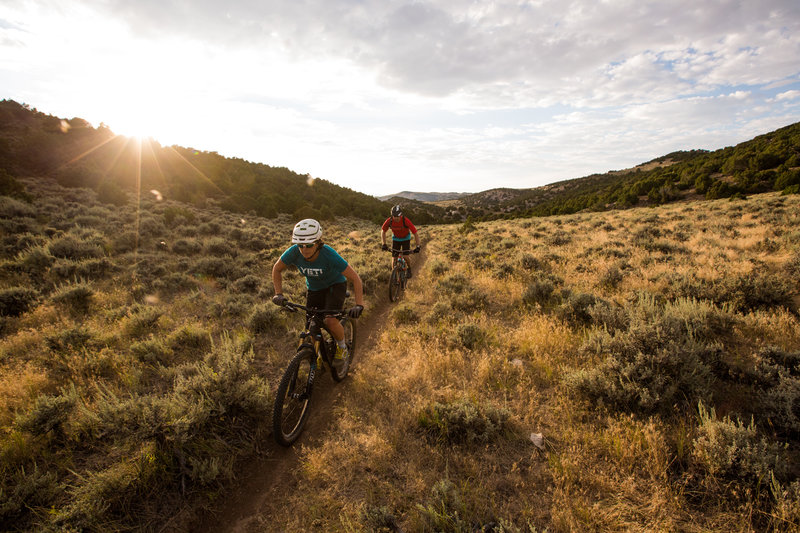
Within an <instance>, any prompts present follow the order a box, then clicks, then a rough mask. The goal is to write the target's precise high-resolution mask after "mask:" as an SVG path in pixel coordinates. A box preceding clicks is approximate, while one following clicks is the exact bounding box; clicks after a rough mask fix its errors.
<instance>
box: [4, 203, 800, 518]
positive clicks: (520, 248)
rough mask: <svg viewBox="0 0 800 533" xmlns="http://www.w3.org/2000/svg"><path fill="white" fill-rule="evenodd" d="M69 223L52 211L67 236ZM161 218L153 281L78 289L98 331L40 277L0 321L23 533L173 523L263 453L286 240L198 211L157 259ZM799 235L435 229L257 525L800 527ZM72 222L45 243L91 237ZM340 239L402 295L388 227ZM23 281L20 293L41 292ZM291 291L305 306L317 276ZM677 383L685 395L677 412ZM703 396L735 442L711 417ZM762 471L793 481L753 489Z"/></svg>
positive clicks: (667, 223) (285, 343) (734, 212)
mask: <svg viewBox="0 0 800 533" xmlns="http://www.w3.org/2000/svg"><path fill="white" fill-rule="evenodd" d="M61 194H62V196H64V195H65V194H66V193H61ZM69 194H71V195H76V196H80V195H81V194H83V193H80V192H75V191H69ZM48 198H50V197H49V196H48ZM72 200H73V201H75V202H77V203H79V202H78V201H79V200H80V201H85V202H89V203H90V204H91V202H90V199H85V198H84V199H81V198H73V199H72ZM65 201H66V200H64V201H62V203H59V201H58V200H57V199H54V198H50V200H48V202H50V203H51V204H52V205H53V206H54V207H53V209H55V210H56V211H54V212H57V211H58V209H62V210H63V209H65V204H64V203H63V202H65ZM45 204H47V202H42V205H45ZM47 205H49V204H47ZM73 207H74V206H73ZM148 208H149V209H151V210H152V213H149V214H150V215H151V216H150V218H151V219H152V220H150V222H149V227H151V228H153V229H152V230H151V234H149V236H148V239H149V240H148V239H144V240H143V241H142V246H143V249H142V250H140V251H139V253H138V255H137V257H138V259H142V261H141V262H140V263H139V264H138V266H137V267H136V270H132V269H131V268H127V267H125V265H127V264H129V263H128V261H130V264H133V262H132V260H133V258H132V257H131V255H124V254H120V255H114V254H110V255H109V256H108V257H109V258H110V259H111V260H112V262H113V263H114V264H115V265H117V267H118V268H120V271H119V272H116V273H114V274H113V275H111V274H105V275H104V276H99V277H97V278H91V279H88V280H85V282H86V284H87V286H88V287H89V288H90V289H91V291H92V293H93V294H92V297H91V300H90V301H89V302H88V305H89V312H88V314H85V315H78V314H75V313H71V312H69V309H68V308H67V306H69V305H75V306H78V305H84V304H86V302H85V301H83V300H78V296H79V294H78V293H77V292H76V293H75V294H71V295H69V296H68V297H65V296H63V295H64V294H65V293H67V292H68V291H69V290H72V289H73V288H75V287H77V286H83V285H82V283H84V281H81V280H65V279H58V280H54V279H51V278H50V277H48V278H47V279H46V280H45V282H46V283H42V284H41V285H40V286H39V289H40V290H41V294H42V297H41V300H40V301H39V302H38V304H37V305H36V306H35V307H34V308H32V309H31V310H29V311H27V312H25V313H23V314H22V315H21V316H19V317H5V318H4V322H3V324H2V325H3V337H2V338H0V413H7V414H5V415H3V416H2V417H0V430H1V431H2V434H0V458H2V461H3V462H2V464H0V470H1V471H2V473H3V475H4V477H3V481H2V483H4V484H5V485H3V486H2V487H0V488H2V489H3V490H2V491H0V498H5V500H2V501H0V508H2V509H3V512H5V513H6V515H5V517H10V519H12V520H15V521H17V522H16V523H17V524H18V526H16V527H17V528H18V529H21V530H26V529H32V530H35V529H37V528H46V527H50V528H58V527H62V526H63V527H67V526H68V527H74V528H81V527H83V528H85V529H89V530H91V529H93V528H94V529H109V530H115V529H116V530H124V529H126V528H128V529H130V528H134V529H135V528H137V527H140V526H141V524H142V523H144V521H146V520H153V522H151V523H157V522H158V520H159V519H161V520H164V519H166V517H169V516H171V514H170V513H174V511H175V507H176V504H175V502H176V501H181V498H184V497H185V495H181V494H180V490H181V487H186V492H187V495H188V496H189V497H190V498H191V497H195V498H197V497H199V496H200V495H203V494H218V493H220V492H222V491H224V487H225V486H226V483H230V482H231V480H232V478H233V473H234V472H235V466H234V464H233V460H232V458H233V457H237V456H238V457H244V456H247V454H249V453H252V443H253V442H254V441H257V439H258V438H263V437H264V434H263V431H264V428H263V427H261V426H262V425H263V423H262V422H259V421H260V420H262V419H263V420H266V418H267V417H265V416H264V414H263V412H262V411H263V410H264V409H265V408H267V407H268V405H266V403H268V402H266V403H265V398H266V397H267V396H268V392H266V390H265V389H266V388H268V386H269V384H272V383H274V382H275V381H276V376H277V375H278V374H279V373H280V371H281V370H282V367H283V365H284V364H285V353H286V351H287V350H290V349H291V344H292V342H293V339H294V336H295V334H296V333H297V328H298V327H299V325H300V324H299V322H298V321H294V320H290V319H287V318H286V317H283V316H273V315H272V314H270V312H269V308H266V309H265V308H262V307H260V306H261V305H262V304H263V302H264V301H266V300H267V299H268V297H269V296H270V295H271V294H270V291H269V287H268V285H265V284H264V283H263V282H264V280H265V279H267V277H268V272H269V267H270V266H271V264H272V262H273V261H274V259H275V257H277V255H276V253H279V252H280V251H282V250H283V248H284V247H285V235H288V232H289V228H290V227H291V222H292V221H290V220H288V219H285V220H284V219H280V220H277V221H270V222H269V223H267V222H264V221H262V220H260V219H258V218H256V217H247V225H246V226H245V229H244V230H243V229H242V225H241V223H240V220H239V219H238V218H236V219H235V220H234V219H233V218H230V217H226V216H225V215H224V214H223V213H221V212H220V211H211V212H206V211H203V210H196V212H195V211H193V212H195V216H196V220H197V222H196V223H195V224H193V225H191V226H181V227H178V228H175V230H174V232H172V233H170V232H167V233H166V234H162V233H159V230H158V227H159V221H160V220H161V219H160V218H159V216H161V215H159V212H160V210H161V209H162V208H161V207H160V206H158V205H151V206H148ZM42 209H44V207H42ZM75 209H76V210H77V208H75ZM93 209H95V211H97V210H98V209H99V207H98V206H96V205H95V206H94V207H93ZM123 214H124V213H123ZM123 214H120V216H122V215H123ZM108 216H111V214H110V213H109V214H108ZM162 218H163V217H162ZM117 222H119V221H117ZM799 222H800V197H798V196H785V197H781V196H778V195H776V194H766V195H761V196H753V197H751V198H750V199H748V200H746V201H736V202H731V201H727V200H725V201H711V202H706V201H703V202H697V203H692V204H673V205H668V206H662V207H658V208H647V209H634V210H628V211H614V212H606V213H591V214H576V215H573V216H561V217H549V218H543V219H528V220H511V221H496V222H490V223H480V224H476V225H473V227H469V225H467V224H464V225H452V226H436V227H430V228H423V229H422V235H423V241H424V242H425V245H426V247H427V249H426V252H427V256H428V259H427V263H426V265H425V266H424V267H423V268H419V267H418V268H415V277H414V279H413V280H412V283H411V285H410V288H409V290H408V291H407V292H406V294H405V297H404V300H403V301H401V302H400V303H399V304H394V308H393V309H392V310H391V312H390V313H389V315H388V316H389V319H388V323H387V324H386V328H385V329H384V330H383V332H382V333H381V336H380V339H379V341H378V343H377V346H376V347H375V348H374V350H372V351H371V352H370V353H368V354H367V353H365V354H364V355H363V358H360V360H359V362H358V365H357V367H356V369H355V372H354V374H353V375H352V376H351V378H348V381H349V383H348V387H347V389H346V390H347V394H345V395H343V396H342V397H341V400H340V402H339V403H337V406H336V409H335V412H334V416H333V421H332V424H331V426H330V428H329V429H328V431H327V432H326V433H325V435H323V436H321V442H320V444H319V445H315V446H309V447H302V446H301V447H300V450H299V454H300V456H301V458H302V459H301V463H302V468H301V469H299V470H298V472H297V479H296V488H295V489H294V490H292V491H289V492H288V493H287V494H282V495H281V498H282V500H281V501H280V502H278V505H271V506H270V508H271V509H274V512H273V513H272V514H271V515H270V516H268V517H262V518H261V520H260V522H259V523H258V524H256V525H254V527H255V528H257V529H258V530H259V531H307V530H309V529H313V530H319V531H343V532H361V531H408V532H412V531H413V532H417V531H419V532H428V531H430V532H434V531H447V532H472V531H480V530H481V529H480V528H481V527H483V528H484V529H483V530H484V531H506V532H533V531H545V530H548V531H551V532H555V531H698V532H699V531H750V530H759V531H794V530H797V529H798V528H800V511H799V509H800V484H798V483H797V475H798V473H800V468H799V467H800V465H799V464H798V463H797V460H796V458H797V456H798V455H797V452H798V441H797V434H798V428H800V422H798V421H797V420H796V419H795V418H794V417H793V415H792V413H793V409H797V408H798V405H799V404H798V402H800V399H798V398H800V394H796V393H795V391H798V390H800V376H799V375H798V374H800V369H798V368H797V366H796V365H795V364H794V363H793V361H796V360H798V359H800V324H799V323H798V314H797V308H796V303H795V302H796V301H797V300H796V297H797V293H798V289H797V287H798V286H800V234H798V233H797V231H796V229H795V228H796V227H798V223H799ZM53 223H54V224H61V225H62V227H61V228H60V229H57V228H54V229H53V231H49V232H45V231H44V230H43V231H42V233H41V235H39V236H37V238H38V239H39V241H41V244H42V245H46V244H48V243H49V242H51V241H54V240H56V239H57V238H60V236H61V235H62V233H70V234H71V235H75V236H76V237H75V238H76V239H78V240H79V241H80V242H83V241H82V240H80V239H84V240H89V239H90V238H91V239H97V238H98V237H97V234H92V235H89V234H84V233H81V230H79V229H75V228H74V227H73V226H72V225H70V224H69V221H60V220H59V219H58V218H57V217H55V216H54V219H53ZM251 228H252V229H251ZM326 228H327V229H326V239H328V241H329V242H330V243H332V244H334V246H335V247H336V248H337V249H338V250H339V251H340V252H341V253H342V254H343V255H344V256H345V257H346V258H347V259H348V260H349V261H350V262H351V263H352V264H353V265H354V267H355V268H356V270H357V271H358V272H359V273H360V275H361V276H362V278H363V279H364V281H365V286H366V287H367V292H368V298H375V296H376V295H378V294H381V295H382V294H384V292H385V285H386V282H387V281H388V272H387V268H386V267H387V262H388V261H387V258H386V255H385V254H382V253H381V252H380V251H379V249H378V239H377V235H378V233H377V229H376V228H372V227H371V226H369V225H368V224H364V223H362V222H358V221H344V220H342V221H337V223H335V224H332V223H331V224H327V225H326ZM245 230H246V233H247V235H246V236H243V234H242V233H243V231H245ZM112 234H113V226H112V229H108V230H107V233H106V234H105V235H106V237H105V238H106V243H107V244H109V243H110V242H111V241H112V240H113V239H112ZM220 234H227V235H231V236H232V237H231V238H233V239H234V240H236V239H239V240H238V241H237V242H238V244H237V245H236V246H233V248H234V249H235V250H236V252H235V254H234V255H233V256H229V257H226V259H225V260H224V261H221V262H220V261H217V260H216V259H219V258H218V257H216V256H213V254H212V255H209V256H205V255H202V253H200V252H192V250H193V248H192V246H190V245H189V244H187V243H188V242H189V241H190V240H191V241H196V242H198V243H199V248H198V249H200V250H212V251H213V250H216V252H214V253H222V251H223V250H222V247H223V246H222V245H223V244H224V243H221V242H220V241H219V235H220ZM163 238H168V239H169V240H170V245H171V244H172V243H174V242H176V241H178V240H181V239H183V240H184V241H185V242H184V243H183V244H181V245H180V246H183V248H181V249H182V250H183V253H181V254H179V253H172V252H165V251H164V250H163V249H161V248H159V247H158V241H159V240H160V239H163ZM215 239H216V240H215ZM249 239H253V240H256V241H257V242H260V243H261V245H260V246H257V247H256V248H258V249H257V250H255V249H250V248H248V245H246V243H247V242H250V241H249ZM60 242H61V241H60ZM67 242H68V241H63V242H61V246H62V247H64V246H68V245H67V244H64V243H67ZM69 242H72V241H69ZM72 246H73V247H77V245H75V244H74V243H73V244H72ZM168 248H169V246H168ZM170 249H171V248H170ZM78 251H80V250H78ZM67 252H69V249H68V248H67ZM15 253H16V252H15ZM76 253H77V252H76ZM186 254H188V255H186ZM192 254H194V255H192ZM16 257H17V256H16V255H13V254H9V255H8V257H6V258H5V260H6V261H7V263H5V267H4V270H2V275H3V276H4V277H3V278H2V280H3V282H4V283H5V286H16V285H19V284H22V283H23V282H24V281H25V280H27V279H33V277H32V276H34V274H30V276H31V277H30V278H28V277H26V276H28V274H21V273H20V272H19V271H18V270H17V269H18V268H20V267H19V264H18V263H15V261H17V259H15V258H16ZM12 263H13V265H12V266H9V265H11V264H12ZM14 265H16V266H14ZM68 266H70V268H72V267H73V266H74V265H68ZM90 266H91V265H90ZM76 268H77V267H76ZM82 268H83V267H82ZM85 268H86V272H89V273H91V272H93V271H92V270H91V269H89V267H88V266H87V267H85ZM37 272H38V271H37ZM46 272H50V271H46ZM170 273H177V274H176V275H170ZM253 274H255V279H254V278H253V277H249V278H248V277H247V275H253ZM36 275H38V274H36ZM50 275H52V272H51V273H50V274H48V276H50ZM259 280H260V281H261V283H259ZM48 283H49V285H48ZM65 284H66V285H65ZM285 285H286V288H287V290H286V292H287V293H289V294H291V295H292V296H294V297H301V295H302V294H303V293H304V288H303V283H302V279H301V278H300V277H299V276H296V275H291V276H289V277H288V279H287V280H286V283H285ZM56 287H61V289H60V290H61V292H60V293H58V294H60V295H61V296H59V297H58V298H56V299H53V298H52V297H51V294H52V293H53V292H54V291H55V290H56ZM70 298H72V300H70ZM793 298H795V299H793ZM373 301H374V300H373ZM70 302H72V303H70ZM368 310H369V306H368ZM257 313H260V314H257ZM251 349H252V352H251V351H250V350H251ZM765 350H766V351H765ZM765 354H766V355H765ZM769 354H772V355H769ZM770 357H772V358H771V359H770ZM665 377H666V379H664V378H665ZM678 380H681V381H680V382H681V383H686V384H687V385H686V387H685V388H684V389H682V390H678V391H673V390H671V389H670V383H671V382H673V381H675V382H677V381H678ZM239 387H241V388H239ZM690 387H691V388H690ZM201 399H202V401H201ZM698 399H702V400H703V401H704V402H709V403H707V404H705V405H708V407H709V408H711V407H713V408H714V409H715V410H716V411H715V412H716V413H717V416H718V420H708V419H703V417H701V416H700V415H699V411H698ZM249 400H253V403H249ZM231 413H233V414H231ZM724 417H728V418H724ZM740 419H741V420H744V421H749V420H751V419H752V420H753V423H754V425H753V427H752V429H750V428H748V429H747V431H745V430H743V429H742V428H741V427H740V426H736V425H735V423H734V422H733V421H735V420H740ZM145 422H146V423H145ZM715 424H716V425H715ZM120 427H121V428H122V429H120ZM709 427H714V428H717V429H718V431H716V433H715V432H712V431H710V430H709V429H708V428H709ZM720 428H721V429H720ZM726 431H727V433H726ZM539 434H541V435H542V436H543V441H542V442H540V441H539V440H537V438H535V437H536V436H538V435H539ZM532 436H533V437H534V438H532ZM726 439H729V440H726ZM699 442H701V443H702V446H704V449H705V450H711V452H708V453H707V454H706V455H704V456H702V457H704V459H703V461H706V463H704V462H703V461H700V460H699V459H698V457H700V455H698V453H697V450H698V447H699V446H700V444H698V443H699ZM81 443H82V444H81ZM759 446H761V447H762V448H758V447H759ZM91 448H96V449H94V450H91ZM724 449H732V450H744V451H747V450H753V449H769V450H773V449H775V450H779V451H778V452H777V453H778V454H779V460H778V461H774V462H772V463H768V462H759V460H758V459H757V458H756V456H754V455H753V454H752V453H749V454H748V453H745V452H744V451H743V452H742V453H740V455H739V456H737V457H742V458H746V459H740V461H749V462H740V463H739V464H738V470H737V469H736V468H734V469H732V470H730V471H727V472H726V473H725V474H724V475H722V474H719V473H718V472H716V471H711V470H709V468H708V467H707V464H710V463H712V462H713V461H714V460H722V459H724V458H722V457H711V456H709V455H708V454H712V455H713V454H714V453H722V452H719V450H724ZM93 451H94V452H97V453H94V454H93V453H92V452H93ZM34 465H36V468H38V470H37V469H36V468H34ZM187 465H189V466H187ZM765 465H766V466H765ZM777 465H780V466H781V468H780V469H779V468H778V466H777ZM765 468H767V470H764V469H765ZM769 468H772V469H773V470H772V471H770V474H774V477H772V475H770V477H766V476H762V477H760V478H758V479H755V478H753V477H752V476H750V477H746V476H744V475H740V474H738V472H766V471H769ZM10 494H11V495H13V494H17V495H21V496H19V497H17V496H9V495H10ZM32 495H38V496H36V498H33V496H32ZM154 496H155V497H154ZM23 497H24V498H25V499H23ZM15 498H16V499H15ZM31 498H33V499H31ZM23 501H24V505H23ZM195 501H196V500H195ZM30 502H33V503H30ZM143 502H144V503H143ZM26 506H27V507H26ZM25 509H35V510H36V512H34V513H29V512H27V511H26V510H25ZM47 509H52V511H47ZM137 520H138V521H139V522H137ZM491 527H494V529H491ZM145 529H146V527H145Z"/></svg>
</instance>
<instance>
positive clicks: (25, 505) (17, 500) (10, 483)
mask: <svg viewBox="0 0 800 533" xmlns="http://www.w3.org/2000/svg"><path fill="white" fill-rule="evenodd" d="M4 474H5V475H4V476H3V479H0V523H4V524H7V525H10V524H14V526H16V527H15V529H16V528H19V531H34V530H35V528H34V527H33V524H26V522H27V520H26V519H25V517H26V515H27V516H28V517H30V514H31V513H30V512H28V511H29V510H30V509H46V508H49V507H52V505H53V503H54V502H55V501H57V499H58V498H59V496H60V493H61V492H62V490H63V489H62V488H61V487H60V486H59V483H58V476H57V474H56V473H55V472H53V471H51V470H49V469H44V468H41V469H40V468H39V466H38V465H37V464H35V463H34V464H33V466H30V467H27V468H25V467H19V468H16V469H13V470H12V469H11V468H7V467H6V468H4ZM30 518H32V517H30Z"/></svg>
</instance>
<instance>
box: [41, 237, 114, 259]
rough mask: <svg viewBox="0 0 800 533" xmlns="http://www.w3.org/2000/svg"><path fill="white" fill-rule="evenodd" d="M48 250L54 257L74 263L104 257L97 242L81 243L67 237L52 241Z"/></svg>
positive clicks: (76, 239)
mask: <svg viewBox="0 0 800 533" xmlns="http://www.w3.org/2000/svg"><path fill="white" fill-rule="evenodd" d="M48 250H49V252H50V254H51V255H53V256H54V257H59V258H62V259H72V260H75V261H77V260H81V259H96V258H99V257H103V256H104V255H105V252H104V251H103V248H102V247H101V246H100V245H99V244H98V243H97V242H89V241H83V240H80V239H78V238H75V237H73V236H69V235H68V236H65V237H61V238H60V239H56V240H54V241H52V242H51V243H50V244H49V246H48Z"/></svg>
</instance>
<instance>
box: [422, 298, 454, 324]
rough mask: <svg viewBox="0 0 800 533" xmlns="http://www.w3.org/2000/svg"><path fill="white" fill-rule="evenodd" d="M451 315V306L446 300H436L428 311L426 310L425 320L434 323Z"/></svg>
mask: <svg viewBox="0 0 800 533" xmlns="http://www.w3.org/2000/svg"><path fill="white" fill-rule="evenodd" d="M451 315H452V311H451V307H450V305H448V304H447V303H446V302H442V301H438V302H436V303H435V304H433V307H431V309H430V311H428V314H427V317H426V320H427V321H428V323H430V324H435V323H437V322H439V321H440V320H443V319H445V318H448V317H449V316H451Z"/></svg>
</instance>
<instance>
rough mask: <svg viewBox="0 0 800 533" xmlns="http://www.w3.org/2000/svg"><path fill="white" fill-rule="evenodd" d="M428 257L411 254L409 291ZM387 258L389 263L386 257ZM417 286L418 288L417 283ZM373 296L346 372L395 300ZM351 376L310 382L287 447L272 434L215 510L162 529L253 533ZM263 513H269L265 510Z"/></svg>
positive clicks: (381, 293)
mask: <svg viewBox="0 0 800 533" xmlns="http://www.w3.org/2000/svg"><path fill="white" fill-rule="evenodd" d="M426 259H427V256H426V253H425V249H423V250H422V251H421V252H420V254H419V255H417V256H416V257H414V261H413V263H414V265H413V269H414V278H413V279H412V281H411V283H410V285H409V290H414V286H415V285H417V284H418V283H419V282H418V279H419V278H420V277H422V273H423V267H424V265H425V261H426ZM387 262H388V261H387ZM420 286H422V285H421V284H420ZM377 292H378V294H377V295H375V296H373V297H372V298H371V299H370V300H368V302H367V304H368V305H369V306H370V308H371V309H369V312H368V313H365V315H364V316H362V318H360V319H359V320H358V332H357V341H358V344H357V347H356V354H355V357H354V359H353V366H352V367H351V369H350V372H351V374H352V373H356V372H358V369H359V366H360V365H362V364H366V363H367V362H368V361H369V356H370V352H371V351H372V349H373V348H374V347H375V345H376V344H377V342H378V339H379V338H380V335H381V332H382V330H383V325H384V324H385V323H386V321H387V318H388V315H389V312H390V311H391V310H392V307H393V305H394V304H392V303H390V302H389V298H388V287H387V288H384V287H381V288H379V289H378V291H377ZM349 382H350V379H345V380H344V381H343V382H341V383H339V384H336V383H334V381H333V379H332V378H331V377H330V374H329V372H326V373H325V374H323V375H322V376H321V379H320V380H319V381H318V382H317V384H315V388H314V398H313V402H314V404H313V407H312V411H311V414H310V416H309V419H308V421H307V422H306V426H305V428H304V430H303V434H302V435H301V436H300V438H299V439H298V440H297V442H295V444H294V445H293V446H291V447H289V448H284V447H283V446H280V445H278V444H276V443H275V442H274V441H273V440H272V439H271V438H270V439H269V441H268V442H266V443H264V446H263V453H262V454H261V455H260V456H259V457H255V458H253V460H252V461H251V462H250V463H248V464H247V465H246V466H245V468H244V469H243V471H241V472H239V474H238V479H237V484H236V486H235V487H234V488H233V489H232V490H231V491H230V492H229V493H228V494H226V495H225V496H224V497H223V503H222V504H221V505H220V508H219V509H218V510H216V511H215V512H214V513H213V514H212V513H205V515H204V516H199V517H195V518H194V519H193V520H189V521H187V522H188V525H187V526H186V527H180V526H178V529H172V528H167V529H165V530H164V531H167V530H169V531H173V532H175V533H177V532H178V531H188V532H191V533H206V532H221V533H253V532H255V531H258V525H259V522H260V521H259V517H260V516H261V515H262V513H263V511H262V509H263V510H265V511H266V510H268V508H269V506H270V504H271V503H272V502H275V501H281V500H282V499H283V495H284V494H287V493H290V492H291V491H293V490H295V489H296V487H297V484H298V480H297V478H296V472H298V469H299V465H300V462H301V459H302V456H303V454H304V449H314V448H315V447H316V446H317V445H318V444H319V443H320V442H321V440H322V438H323V436H324V434H325V431H326V430H327V429H328V427H329V425H330V424H329V420H330V418H331V416H332V413H333V411H334V408H335V406H336V404H337V402H338V401H339V399H340V398H341V396H342V395H343V394H347V389H348V384H349ZM267 512H268V511H267Z"/></svg>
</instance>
